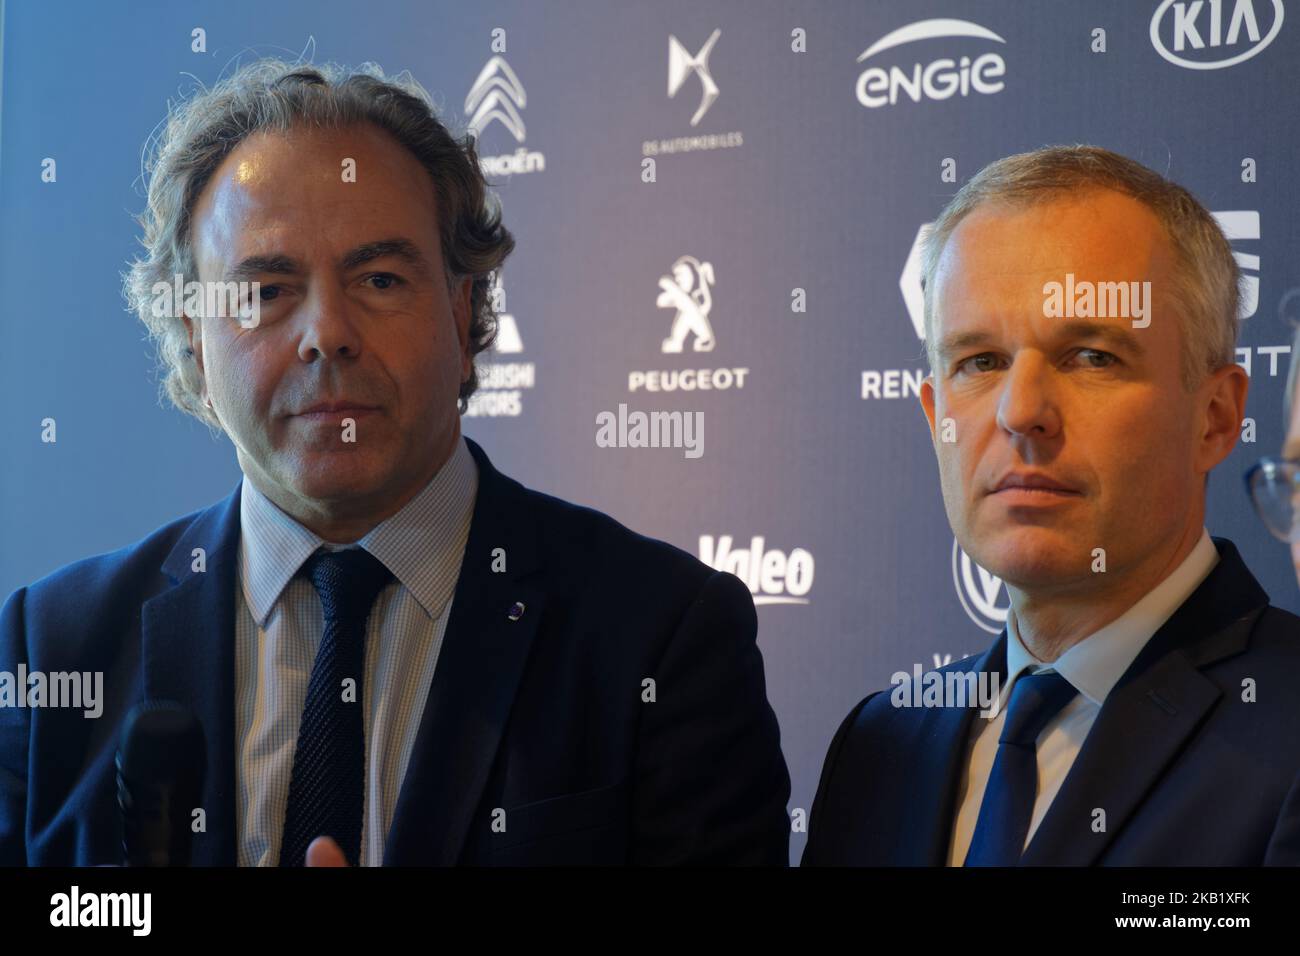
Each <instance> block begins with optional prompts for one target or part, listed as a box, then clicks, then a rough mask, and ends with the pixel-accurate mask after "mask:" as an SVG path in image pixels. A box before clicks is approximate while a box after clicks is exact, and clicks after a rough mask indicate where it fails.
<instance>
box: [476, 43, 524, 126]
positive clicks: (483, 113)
mask: <svg viewBox="0 0 1300 956" xmlns="http://www.w3.org/2000/svg"><path fill="white" fill-rule="evenodd" d="M527 101H528V100H527V96H526V95H525V94H524V85H523V84H522V83H520V82H519V77H517V76H515V71H514V70H512V69H510V64H509V63H507V62H506V61H505V60H504V59H502V58H501V57H499V56H494V57H492V59H490V60H488V61H487V65H485V66H484V67H483V70H482V71H481V72H480V73H479V75H478V79H476V80H475V81H474V85H473V86H472V87H470V90H469V95H468V96H466V97H465V112H466V113H468V114H470V121H469V129H470V130H471V131H472V132H473V134H474V136H475V138H477V137H478V136H479V135H480V134H481V133H482V132H483V130H484V129H486V128H487V125H488V124H489V123H491V122H492V121H493V120H499V121H500V122H501V125H502V126H504V127H505V128H506V129H508V130H510V135H511V136H513V137H514V138H515V139H516V140H517V141H518V142H520V143H522V142H523V141H524V133H525V130H524V118H523V117H522V116H520V115H519V111H520V110H521V109H523V108H524V106H525V105H526V104H527Z"/></svg>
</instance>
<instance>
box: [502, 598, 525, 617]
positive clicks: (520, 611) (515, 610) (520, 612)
mask: <svg viewBox="0 0 1300 956" xmlns="http://www.w3.org/2000/svg"><path fill="white" fill-rule="evenodd" d="M523 616H524V602H523V601H516V602H515V603H514V604H512V605H510V613H509V614H507V615H506V617H508V618H510V620H512V621H517V620H519V619H520V618H521V617H523Z"/></svg>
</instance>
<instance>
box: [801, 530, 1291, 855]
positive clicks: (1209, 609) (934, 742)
mask: <svg viewBox="0 0 1300 956" xmlns="http://www.w3.org/2000/svg"><path fill="white" fill-rule="evenodd" d="M1214 543H1215V545H1216V547H1217V548H1218V550H1219V563H1218V564H1216V565H1215V567H1214V570H1212V571H1211V572H1210V574H1209V576H1208V577H1207V578H1206V579H1205V580H1204V581H1203V582H1202V583H1201V585H1200V586H1199V587H1198V588H1197V589H1196V590H1195V591H1194V592H1193V593H1192V595H1191V596H1190V597H1189V598H1188V599H1187V600H1186V601H1185V602H1184V603H1183V604H1182V606H1181V607H1179V608H1178V610H1177V611H1175V612H1174V614H1173V616H1172V617H1171V618H1170V619H1169V620H1168V621H1166V622H1165V624H1164V625H1163V626H1162V627H1161V628H1160V629H1159V630H1158V631H1157V632H1156V633H1155V635H1154V636H1153V637H1152V638H1151V640H1150V641H1149V642H1148V644H1147V645H1146V647H1145V648H1143V650H1142V651H1141V652H1140V653H1139V654H1138V656H1137V658H1136V659H1135V660H1134V661H1133V664H1132V665H1131V666H1130V667H1129V669H1128V670H1127V671H1126V672H1125V673H1124V676H1123V677H1122V678H1120V680H1119V682H1118V683H1117V684H1116V685H1115V687H1114V689H1113V690H1112V691H1111V693H1110V695H1109V696H1108V697H1107V698H1106V700H1105V702H1104V703H1103V705H1102V708H1101V710H1100V712H1099V713H1098V714H1097V719H1096V722H1095V723H1094V724H1093V726H1092V730H1091V731H1090V732H1089V734H1088V736H1087V738H1086V739H1085V740H1084V743H1083V747H1082V749H1081V750H1080V751H1079V755H1078V757H1076V759H1075V761H1074V764H1073V766H1071V768H1070V771H1069V773H1068V774H1067V775H1066V778H1065V780H1064V782H1063V783H1062V785H1061V789H1060V791H1059V792H1058V793H1057V795H1056V798H1055V799H1054V800H1053V801H1052V804H1051V806H1050V807H1049V808H1048V810H1047V813H1046V815H1045V816H1044V817H1043V820H1042V823H1041V824H1040V825H1039V828H1038V830H1037V831H1035V833H1034V836H1033V839H1032V840H1030V842H1029V845H1028V846H1027V847H1026V848H1025V853H1024V857H1023V858H1022V860H1021V863H1022V865H1029V866H1034V865H1038V866H1043V865H1068V866H1088V865H1093V864H1102V865H1117V866H1182V865H1207V866H1218V865H1233V866H1241V865H1246V866H1249V865H1259V864H1264V863H1267V864H1290V865H1295V864H1297V863H1300V777H1298V776H1297V773H1298V772H1300V618H1297V617H1295V616H1294V615H1292V614H1289V613H1287V612H1286V611H1283V610H1280V609H1278V608H1275V607H1272V606H1270V605H1269V603H1268V595H1267V594H1265V593H1264V591H1263V589H1262V588H1261V587H1260V586H1259V583H1258V582H1257V581H1256V580H1255V578H1254V576H1253V575H1251V573H1250V571H1249V570H1247V568H1246V566H1245V564H1243V563H1242V560H1241V557H1240V555H1239V554H1238V553H1237V549H1236V547H1234V546H1233V544H1232V542H1230V541H1227V540H1225V539H1222V538H1215V539H1214ZM1006 641H1007V633H1006V629H1005V628H1004V629H1003V631H1002V634H1001V636H1000V637H999V638H998V640H997V641H996V643H994V645H993V646H992V647H991V648H990V649H989V650H988V651H986V652H985V653H984V654H983V655H981V656H978V657H969V658H966V659H965V660H962V661H958V662H956V663H953V664H950V665H948V666H947V667H944V668H941V672H948V671H958V672H962V673H968V672H971V671H976V672H978V671H988V672H994V671H997V672H999V673H1000V674H1001V679H1002V680H1003V681H1005V679H1006V673H1005V672H1006ZM1247 679H1249V680H1251V681H1254V686H1255V691H1256V700H1255V702H1253V703H1248V702H1246V701H1243V699H1242V697H1243V693H1244V690H1245V685H1243V682H1244V681H1247ZM977 711H978V707H969V708H967V707H951V708H929V709H926V708H904V707H894V706H892V705H891V701H890V692H889V691H881V692H879V693H876V694H872V695H871V696H870V697H867V698H866V699H865V700H863V701H862V702H861V703H859V704H858V706H856V707H855V708H853V710H852V712H850V713H849V715H848V717H847V718H845V720H844V721H843V723H842V724H841V725H840V728H839V730H838V731H837V732H836V734H835V737H834V739H833V741H832V742H831V745H830V750H829V752H828V753H827V755H826V762H825V765H824V767H823V769H822V776H821V782H820V784H819V785H818V788H817V796H816V799H815V801H814V803H813V809H812V816H811V819H810V822H809V833H808V844H807V846H806V848H805V850H804V855H803V863H804V864H805V865H818V864H821V865H855V866H857V865H861V866H943V865H944V864H945V863H946V862H947V858H948V846H949V840H950V839H951V836H952V829H953V821H954V819H955V817H956V812H957V799H958V791H959V789H960V788H961V784H962V778H963V774H964V771H965V768H966V760H967V752H966V747H967V737H968V734H969V733H970V730H971V722H972V720H974V719H975V714H976V713H977ZM1096 809H1101V810H1103V811H1104V812H1105V817H1104V825H1105V829H1104V831H1098V830H1097V829H1096V822H1097V821H1098V820H1099V819H1100V818H1099V817H1097V816H1096V815H1095V814H1094V810H1096Z"/></svg>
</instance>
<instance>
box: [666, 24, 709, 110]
mask: <svg viewBox="0 0 1300 956" xmlns="http://www.w3.org/2000/svg"><path fill="white" fill-rule="evenodd" d="M720 36H722V31H721V30H714V31H713V34H712V35H711V36H710V37H709V39H708V40H706V41H705V43H704V46H702V47H700V52H699V53H697V54H695V56H691V54H690V52H689V51H688V50H687V49H686V47H684V46H682V44H681V41H680V40H678V39H677V37H675V36H673V35H672V34H669V35H668V98H669V99H672V98H673V97H674V96H676V95H677V91H678V90H680V89H681V88H682V84H683V83H685V82H686V78H687V77H688V76H690V75H691V74H692V73H694V74H695V75H696V76H698V77H699V78H700V86H702V87H703V88H704V95H703V96H702V97H701V98H700V108H699V109H697V110H696V111H695V115H694V116H692V117H691V125H692V126H697V125H699V122H700V120H702V119H703V118H704V114H705V113H707V112H708V111H709V107H710V106H712V105H713V101H714V100H716V99H717V98H718V84H716V83H714V82H713V77H712V76H710V75H709V54H710V53H712V52H713V44H715V43H717V42H718V37H720Z"/></svg>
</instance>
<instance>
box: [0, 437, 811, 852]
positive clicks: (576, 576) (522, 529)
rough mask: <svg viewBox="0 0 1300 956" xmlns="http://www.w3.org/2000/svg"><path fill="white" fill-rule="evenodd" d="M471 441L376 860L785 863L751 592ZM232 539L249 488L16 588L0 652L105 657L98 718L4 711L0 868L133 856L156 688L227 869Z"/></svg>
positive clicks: (232, 842)
mask: <svg viewBox="0 0 1300 956" xmlns="http://www.w3.org/2000/svg"><path fill="white" fill-rule="evenodd" d="M469 447H470V450H471V451H472V453H473V455H474V458H475V460H476V461H477V463H478V467H479V488H478V497H477V500H476V502H475V505H474V514H473V519H472V523H471V525H470V532H469V539H468V542H467V544H466V550H465V558H464V562H463V564H462V566H461V571H460V578H459V581H458V583H457V586H456V592H455V597H454V600H453V604H452V609H451V617H450V619H449V621H448V625H447V630H446V634H445V636H444V643H443V647H442V651H441V654H440V657H439V660H438V666H437V668H436V671H435V675H434V679H433V683H432V685H431V687H430V689H429V692H428V698H427V701H426V703H425V705H424V711H423V715H422V719H421V722H420V727H419V730H418V732H417V739H416V743H415V747H414V751H413V752H412V754H411V758H410V762H409V764H408V767H407V771H406V776H405V778H404V780H403V782H402V786H401V790H400V793H399V797H398V801H397V806H396V811H395V815H394V818H393V823H392V828H391V830H390V831H389V834H388V837H387V842H386V844H385V850H384V862H385V864H386V865H412V864H414V865H425V864H431V865H443V864H456V863H462V864H481V865H495V864H505V865H516V864H519V865H527V864H587V863H592V864H622V863H644V864H679V863H692V864H693V863H701V864H775V865H781V866H784V865H786V864H787V862H788V859H789V857H788V853H789V833H790V822H789V817H788V816H787V814H786V802H787V800H788V799H789V794H790V778H789V775H788V773H787V771H786V765H785V760H784V758H783V757H782V755H781V749H780V741H779V731H778V728H777V722H776V717H775V715H774V714H773V712H772V709H771V707H770V706H769V705H768V702H767V697H766V690H765V684H764V673H763V660H762V657H761V655H760V653H759V650H758V647H757V644H756V642H755V632H756V628H757V623H756V617H755V613H754V606H753V601H752V599H751V597H750V594H749V591H748V590H747V589H746V588H745V586H744V585H743V584H742V583H741V582H740V580H739V579H737V578H736V577H734V576H733V575H730V574H725V573H721V572H717V571H714V570H712V569H711V568H708V567H706V566H705V565H703V564H701V563H700V562H699V561H697V560H696V559H695V558H694V557H692V556H691V555H689V554H687V553H686V552H684V551H681V550H679V549H677V548H674V547H672V546H670V545H667V544H665V543H663V542H659V541H654V540H651V539H649V538H644V537H641V536H640V535H637V534H634V533H633V532H631V531H629V530H628V529H626V528H624V527H623V526H621V525H619V524H618V523H617V522H615V521H614V520H613V519H611V518H609V517H606V516H605V515H602V514H600V513H598V512H595V511H592V510H589V509H586V508H580V507H577V506H575V505H572V504H568V503H566V502H563V501H559V500H557V499H555V498H551V497H548V496H546V495H542V494H539V493H537V492H534V491H530V490H528V489H526V488H524V487H523V486H521V485H520V484H519V483H518V482H515V481H513V480H512V479H510V478H508V477H506V476H504V475H502V474H501V473H499V472H498V471H496V470H495V469H494V468H493V467H492V464H491V463H490V462H489V460H488V458H487V456H486V455H485V454H484V453H483V450H482V449H481V448H479V447H478V446H477V445H476V444H474V443H473V442H470V443H469ZM238 543H239V488H238V486H236V489H235V491H234V493H233V494H231V495H230V496H229V497H227V498H226V499H225V500H223V501H221V502H219V503H217V504H216V505H214V506H212V507H210V508H208V509H206V510H204V511H199V512H196V513H194V514H191V515H187V516H185V517H183V518H180V519H179V520H177V521H174V522H172V523H170V524H168V525H166V526H164V527H162V528H160V529H158V530H157V531H155V532H154V533H153V534H151V535H149V536H148V537H146V538H144V539H143V540H142V541H140V542H138V543H136V544H134V545H131V546H130V547H127V548H124V549H122V550H120V551H116V552H113V553H111V554H105V555H99V556H96V557H92V558H89V559H86V560H83V561H78V562H76V563H74V564H71V565H68V566H67V567H65V568H62V569H60V570H59V571H57V572H55V573H54V574H52V575H50V576H49V577H46V578H44V579H42V580H40V581H38V582H36V583H35V584H32V585H30V586H28V587H25V588H20V589H19V590H18V591H16V592H14V594H13V595H11V596H10V597H9V599H8V600H7V601H6V602H5V605H4V608H3V610H2V611H0V670H7V671H9V672H11V673H13V672H15V670H16V667H17V665H18V664H19V663H20V662H21V663H24V664H25V665H26V666H27V668H28V671H29V672H31V671H36V670H40V671H44V672H47V673H49V672H53V671H78V672H80V671H96V670H97V671H102V672H103V674H104V690H103V696H104V698H105V703H104V712H103V715H102V716H101V717H99V718H98V719H91V718H86V717H85V716H83V714H82V711H81V710H68V709H52V708H36V709H32V708H22V709H19V708H0V864H8V865H21V864H24V863H26V864H31V865H68V864H71V865H83V864H101V863H116V862H120V860H121V823H120V818H119V811H118V807H117V803H116V795H115V789H114V788H115V780H114V756H115V751H116V747H117V742H118V738H119V734H120V732H121V725H122V720H123V718H124V716H125V715H126V713H127V712H128V711H129V710H130V708H131V707H132V706H133V705H134V704H136V703H137V702H139V701H141V700H144V699H148V698H153V699H169V700H175V701H179V702H181V703H183V704H185V705H186V706H188V707H189V708H190V709H191V710H193V711H194V713H195V714H196V715H197V716H198V718H199V721H200V723H201V724H202V727H203V732H204V734H205V737H206V745H207V774H206V779H205V783H204V790H203V804H202V806H203V809H204V810H205V811H206V818H207V829H206V832H204V833H198V834H195V836H194V848H193V854H194V862H195V864H198V865H234V864H235V862H236V843H237V839H238V835H237V833H236V810H235V801H236V751H235V737H234V735H235V713H234V700H235V667H234V664H235V661H234V629H235V625H234V621H235V617H234V612H235V607H236V605H235V601H236V582H237V569H236V563H235V562H236V556H237V553H238ZM195 548H203V549H205V550H206V552H207V569H206V571H205V572H202V573H193V572H192V571H191V562H192V560H193V558H192V551H193V549H195ZM497 548H501V549H504V551H505V555H506V570H505V571H504V572H494V571H493V570H492V563H493V552H494V550H495V549H497ZM516 602H521V603H523V605H524V613H523V614H522V616H520V617H519V619H518V620H511V619H510V616H511V615H510V610H511V608H512V606H513V605H514V604H515V603H516ZM647 680H653V681H654V685H653V696H654V700H653V702H647V701H646V700H643V697H645V696H648V692H647V691H646V690H645V688H646V687H648V686H650V685H646V684H644V683H643V682H644V681H647ZM498 809H499V810H504V811H505V816H504V821H505V830H504V832H497V830H499V829H500V828H499V826H498V827H497V828H495V829H494V827H493V825H492V824H493V820H494V818H495V819H500V814H495V816H494V810H498Z"/></svg>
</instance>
